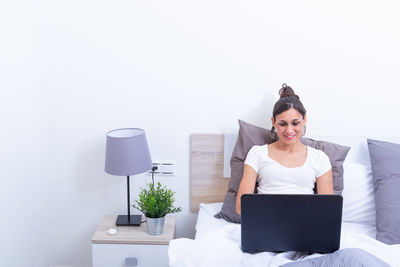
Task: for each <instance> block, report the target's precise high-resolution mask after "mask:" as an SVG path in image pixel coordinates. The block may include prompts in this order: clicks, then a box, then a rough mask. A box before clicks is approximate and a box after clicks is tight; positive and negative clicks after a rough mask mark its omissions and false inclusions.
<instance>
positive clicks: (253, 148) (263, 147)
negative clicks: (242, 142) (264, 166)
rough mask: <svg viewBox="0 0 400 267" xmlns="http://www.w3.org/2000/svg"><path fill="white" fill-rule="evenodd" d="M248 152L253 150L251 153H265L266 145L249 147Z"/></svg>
mask: <svg viewBox="0 0 400 267" xmlns="http://www.w3.org/2000/svg"><path fill="white" fill-rule="evenodd" d="M250 150H253V151H265V150H268V144H265V145H254V146H252V147H251V149H250Z"/></svg>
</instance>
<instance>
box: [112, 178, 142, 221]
mask: <svg viewBox="0 0 400 267" xmlns="http://www.w3.org/2000/svg"><path fill="white" fill-rule="evenodd" d="M126 181H127V188H128V190H127V191H128V215H118V218H117V221H116V223H115V224H116V225H117V226H140V223H141V222H142V215H131V203H130V198H131V196H130V193H129V188H130V186H129V175H128V176H126Z"/></svg>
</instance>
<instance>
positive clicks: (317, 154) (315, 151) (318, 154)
mask: <svg viewBox="0 0 400 267" xmlns="http://www.w3.org/2000/svg"><path fill="white" fill-rule="evenodd" d="M306 147H307V151H308V152H307V153H310V154H311V155H313V156H315V157H318V158H321V157H328V155H326V153H325V152H324V151H322V150H320V149H316V148H313V147H310V146H306Z"/></svg>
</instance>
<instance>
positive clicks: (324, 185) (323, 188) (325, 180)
mask: <svg viewBox="0 0 400 267" xmlns="http://www.w3.org/2000/svg"><path fill="white" fill-rule="evenodd" d="M317 192H318V195H320V194H333V182H332V169H331V170H329V171H327V172H326V173H324V174H323V175H321V176H320V177H318V178H317Z"/></svg>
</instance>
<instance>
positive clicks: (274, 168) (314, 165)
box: [236, 84, 333, 214]
mask: <svg viewBox="0 0 400 267" xmlns="http://www.w3.org/2000/svg"><path fill="white" fill-rule="evenodd" d="M282 87H283V88H281V89H280V90H279V95H280V99H279V100H278V101H277V102H276V103H275V105H274V110H273V113H272V117H271V122H272V129H271V131H273V132H274V131H276V134H277V136H278V138H279V139H278V141H276V142H274V143H272V144H269V145H268V144H266V145H262V146H253V147H252V148H251V149H250V151H249V152H248V154H247V157H246V160H245V163H244V169H243V177H242V181H241V182H240V186H239V190H238V194H237V198H236V212H237V213H238V214H240V197H241V196H242V195H243V194H252V193H253V192H254V187H255V185H256V182H258V187H257V192H258V193H259V194H313V189H314V186H315V182H316V183H317V192H318V194H333V185H332V167H331V164H330V161H329V158H328V156H327V155H326V154H325V153H324V152H323V151H321V150H317V149H314V148H312V147H309V146H305V145H303V144H302V143H301V142H300V138H301V137H302V136H303V134H304V131H305V126H306V122H307V116H306V110H305V108H304V106H303V104H302V103H301V102H300V99H299V97H298V96H297V95H296V94H295V93H294V91H293V90H292V88H290V87H289V86H287V85H286V84H283V85H282Z"/></svg>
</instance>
